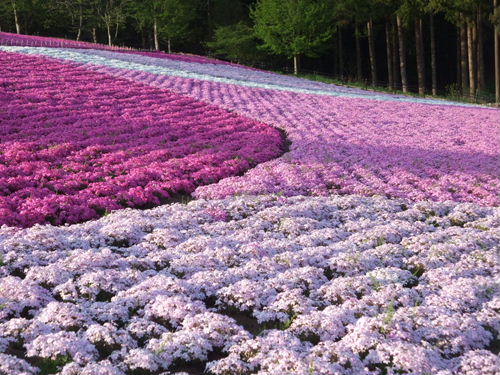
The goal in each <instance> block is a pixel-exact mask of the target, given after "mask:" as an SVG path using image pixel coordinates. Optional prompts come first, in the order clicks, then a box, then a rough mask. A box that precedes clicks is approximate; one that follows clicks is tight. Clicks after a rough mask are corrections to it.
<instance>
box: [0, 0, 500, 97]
mask: <svg viewBox="0 0 500 375" xmlns="http://www.w3.org/2000/svg"><path fill="white" fill-rule="evenodd" d="M499 8H500V1H499V0H0V31H4V32H11V33H18V34H29V35H40V36H52V37H62V38H69V39H75V40H81V41H90V42H94V43H101V44H108V45H115V46H130V47H134V48H138V49H143V50H162V51H165V52H169V53H171V52H182V53H195V54H202V55H207V56H212V57H218V58H221V59H225V60H228V61H232V62H237V63H242V64H246V65H250V66H254V67H259V68H265V69H271V70H275V71H280V72H287V73H294V74H296V75H305V76H308V77H313V78H314V77H323V79H324V78H325V77H326V78H330V79H331V80H332V81H334V82H339V81H340V82H343V83H353V84H357V85H364V86H366V87H369V86H374V87H379V88H382V87H383V88H385V89H387V90H391V91H394V90H398V91H402V92H404V93H415V94H418V95H434V96H435V95H440V96H447V97H453V98H454V99H457V98H461V99H463V100H468V101H478V102H483V103H497V104H498V103H499V102H500V45H499V19H500V10H499Z"/></svg>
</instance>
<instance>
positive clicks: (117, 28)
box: [113, 22, 120, 43]
mask: <svg viewBox="0 0 500 375" xmlns="http://www.w3.org/2000/svg"><path fill="white" fill-rule="evenodd" d="M119 29H120V24H119V23H118V22H117V23H116V29H115V36H114V38H113V43H114V42H115V41H116V39H118V30H119Z"/></svg>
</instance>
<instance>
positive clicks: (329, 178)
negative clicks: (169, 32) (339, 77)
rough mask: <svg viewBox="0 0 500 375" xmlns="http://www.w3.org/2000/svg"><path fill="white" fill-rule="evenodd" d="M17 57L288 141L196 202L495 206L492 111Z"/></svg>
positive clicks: (175, 68)
mask: <svg viewBox="0 0 500 375" xmlns="http://www.w3.org/2000/svg"><path fill="white" fill-rule="evenodd" d="M4 49H5V48H4ZM7 49H8V50H12V48H10V49H9V48H7ZM14 50H15V51H17V52H20V53H27V54H42V55H48V56H50V57H54V58H58V59H61V60H62V61H74V62H79V63H83V64H85V65H84V66H85V67H86V68H88V69H92V70H97V71H99V72H105V73H107V74H111V75H114V76H116V77H120V78H126V79H130V80H132V81H136V82H141V83H145V84H148V85H152V86H155V87H159V88H164V89H169V90H172V91H174V92H177V93H182V94H185V95H190V96H191V97H193V98H196V99H197V100H202V101H205V102H209V103H211V104H215V105H217V106H221V107H223V108H226V109H228V110H231V111H236V112H237V113H239V114H241V115H244V116H247V117H250V118H253V119H255V120H258V121H262V122H264V123H267V124H271V125H273V126H275V127H278V128H281V129H283V130H284V131H285V132H286V133H287V135H288V138H289V140H290V141H291V148H290V152H288V153H286V154H284V155H283V156H281V157H280V158H278V159H276V160H272V161H269V162H267V163H262V164H260V165H259V166H258V167H257V168H255V169H252V170H251V171H249V172H248V173H246V174H245V175H244V176H242V177H236V178H232V179H225V180H224V181H221V182H220V183H219V184H215V185H210V186H206V187H202V188H199V189H197V190H196V191H195V196H197V197H205V198H220V197H225V196H229V195H234V194H263V193H268V192H275V193H279V192H281V193H283V194H286V195H294V194H308V195H309V194H330V193H341V194H352V193H355V194H367V195H370V194H380V195H386V196H389V197H400V198H410V199H412V200H424V199H431V200H435V201H443V200H447V199H450V200H454V201H463V202H475V203H478V204H483V205H498V203H499V198H498V190H499V188H500V185H499V180H498V163H497V160H498V150H499V149H500V140H499V137H498V136H497V135H498V110H497V109H494V108H487V107H480V106H472V105H464V104H462V103H454V102H446V101H443V100H426V99H418V98H411V97H407V96H398V95H390V94H380V93H374V92H371V91H363V90H360V89H354V88H345V87H339V86H335V85H327V84H324V83H321V82H310V81H304V80H300V79H296V78H294V77H289V76H281V75H277V74H271V73H267V72H259V71H249V70H247V69H239V68H238V67H225V66H220V65H207V64H196V63H193V64H190V63H186V62H179V61H169V60H168V59H154V58H150V57H147V56H129V55H124V54H119V53H113V52H109V51H85V50H82V51H75V50H70V51H66V50H61V49H33V48H31V49H30V48H15V49H14ZM266 82H267V83H266Z"/></svg>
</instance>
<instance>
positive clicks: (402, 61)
mask: <svg viewBox="0 0 500 375" xmlns="http://www.w3.org/2000/svg"><path fill="white" fill-rule="evenodd" d="M396 22H397V25H398V40H399V67H400V70H401V86H402V88H403V92H408V79H407V77H406V46H405V36H404V30H403V23H402V21H401V17H400V16H396Z"/></svg>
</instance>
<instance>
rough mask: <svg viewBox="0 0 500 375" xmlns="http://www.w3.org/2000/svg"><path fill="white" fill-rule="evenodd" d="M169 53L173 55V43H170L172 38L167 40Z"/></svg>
mask: <svg viewBox="0 0 500 375" xmlns="http://www.w3.org/2000/svg"><path fill="white" fill-rule="evenodd" d="M167 51H168V53H172V43H171V41H170V38H168V39H167Z"/></svg>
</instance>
